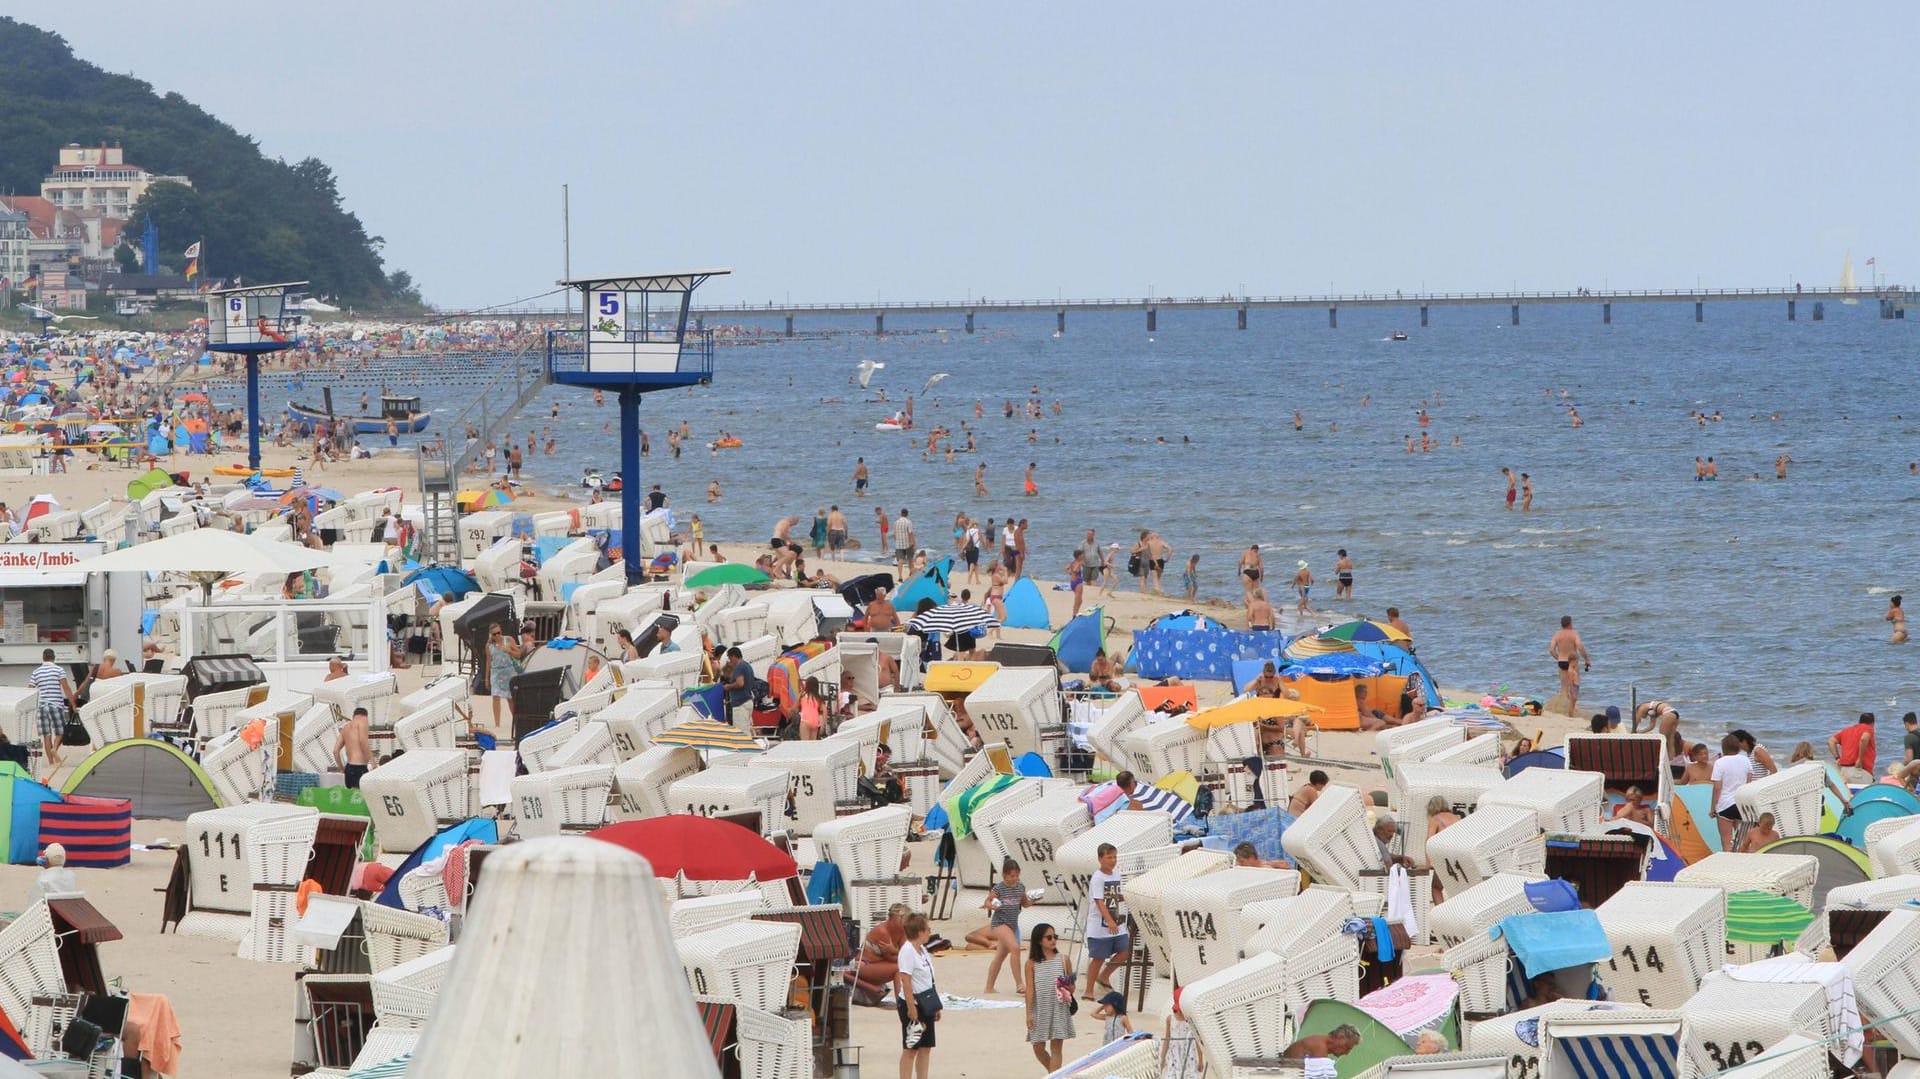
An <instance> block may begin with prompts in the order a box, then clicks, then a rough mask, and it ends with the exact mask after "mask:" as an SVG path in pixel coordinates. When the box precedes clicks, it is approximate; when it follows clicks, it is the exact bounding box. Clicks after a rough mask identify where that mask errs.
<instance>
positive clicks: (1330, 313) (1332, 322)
mask: <svg viewBox="0 0 1920 1079" xmlns="http://www.w3.org/2000/svg"><path fill="white" fill-rule="evenodd" d="M1339 328H1340V309H1339V308H1338V307H1329V308H1327V329H1329V330H1337V329H1339Z"/></svg>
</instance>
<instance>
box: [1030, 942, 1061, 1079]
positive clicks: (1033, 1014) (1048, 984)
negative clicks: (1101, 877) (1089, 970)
mask: <svg viewBox="0 0 1920 1079" xmlns="http://www.w3.org/2000/svg"><path fill="white" fill-rule="evenodd" d="M1026 995H1027V1044H1028V1045H1029V1046H1030V1047H1031V1048H1032V1049H1033V1056H1034V1059H1035V1060H1038V1061H1039V1062H1040V1065H1041V1067H1044V1068H1046V1069H1048V1070H1049V1071H1058V1070H1059V1068H1060V1064H1061V1060H1062V1047H1063V1046H1064V1044H1065V1043H1066V1042H1067V1041H1068V1040H1069V1039H1071V1038H1072V1037H1073V1010H1072V1009H1073V965H1072V964H1070V963H1068V962H1067V957H1066V956H1064V955H1061V954H1060V934H1058V933H1056V932H1054V928H1053V927H1052V926H1050V925H1048V924H1046V923H1045V922H1042V923H1040V924H1039V925H1036V926H1034V927H1033V939H1032V941H1031V943H1030V944H1029V945H1028V949H1027V994H1026Z"/></svg>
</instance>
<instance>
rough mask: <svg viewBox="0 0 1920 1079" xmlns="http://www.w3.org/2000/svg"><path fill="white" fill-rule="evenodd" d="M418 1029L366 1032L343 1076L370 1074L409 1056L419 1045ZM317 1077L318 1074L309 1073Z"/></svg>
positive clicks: (391, 1028) (374, 1029) (377, 1027)
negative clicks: (383, 1065)
mask: <svg viewBox="0 0 1920 1079" xmlns="http://www.w3.org/2000/svg"><path fill="white" fill-rule="evenodd" d="M420 1030H421V1028H419V1027H385V1028H382V1027H379V1026H375V1027H373V1028H372V1029H370V1030H368V1031H367V1040H366V1041H364V1042H362V1043H361V1045H360V1052H359V1053H358V1054H356V1055H355V1056H354V1058H353V1065H352V1067H350V1068H349V1069H348V1070H347V1071H346V1072H344V1073H341V1074H343V1075H353V1074H356V1073H368V1074H371V1073H372V1069H374V1068H378V1067H380V1066H381V1065H382V1064H389V1065H390V1064H391V1063H392V1062H393V1061H396V1060H399V1059H400V1058H401V1057H404V1056H407V1055H409V1054H411V1053H412V1052H413V1051H414V1049H415V1048H416V1047H418V1046H419V1044H420ZM310 1074H313V1075H319V1074H320V1073H319V1072H313V1073H310Z"/></svg>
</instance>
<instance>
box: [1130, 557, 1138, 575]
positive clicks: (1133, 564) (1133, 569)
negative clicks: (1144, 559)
mask: <svg viewBox="0 0 1920 1079" xmlns="http://www.w3.org/2000/svg"><path fill="white" fill-rule="evenodd" d="M1127 576H1129V577H1138V576H1140V556H1139V555H1134V556H1133V557H1131V558H1129V559H1127Z"/></svg>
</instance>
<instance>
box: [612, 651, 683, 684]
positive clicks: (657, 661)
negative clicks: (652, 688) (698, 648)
mask: <svg viewBox="0 0 1920 1079" xmlns="http://www.w3.org/2000/svg"><path fill="white" fill-rule="evenodd" d="M620 673H621V674H622V675H623V676H625V678H626V679H627V681H628V682H666V683H667V684H669V685H671V686H673V688H674V690H675V691H676V692H681V693H684V692H686V691H687V690H689V689H692V688H693V687H694V686H696V685H698V684H699V683H700V655H699V653H697V652H687V651H680V652H654V653H652V654H651V655H645V656H641V657H640V658H639V659H635V660H628V661H627V662H625V663H622V664H621V665H620Z"/></svg>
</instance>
